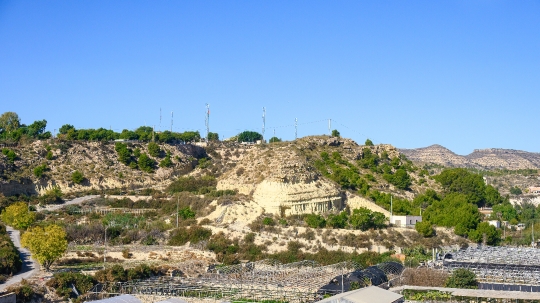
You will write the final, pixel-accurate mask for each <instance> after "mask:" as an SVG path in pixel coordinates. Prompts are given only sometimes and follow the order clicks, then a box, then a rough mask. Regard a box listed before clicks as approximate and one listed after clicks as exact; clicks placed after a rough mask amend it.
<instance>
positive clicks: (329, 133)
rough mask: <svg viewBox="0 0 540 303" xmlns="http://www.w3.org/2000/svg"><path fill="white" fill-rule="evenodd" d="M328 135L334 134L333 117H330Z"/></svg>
mask: <svg viewBox="0 0 540 303" xmlns="http://www.w3.org/2000/svg"><path fill="white" fill-rule="evenodd" d="M328 135H330V136H331V135H332V119H328Z"/></svg>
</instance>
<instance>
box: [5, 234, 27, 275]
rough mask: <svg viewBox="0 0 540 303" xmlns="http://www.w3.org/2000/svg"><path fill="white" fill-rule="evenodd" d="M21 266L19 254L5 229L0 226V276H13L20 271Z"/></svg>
mask: <svg viewBox="0 0 540 303" xmlns="http://www.w3.org/2000/svg"><path fill="white" fill-rule="evenodd" d="M21 266H22V262H21V258H20V257H19V252H18V251H17V248H16V247H15V245H13V242H11V239H10V238H9V236H8V234H7V233H6V227H5V226H4V225H2V224H0V276H1V275H13V274H15V273H17V272H18V271H19V270H20V269H21Z"/></svg>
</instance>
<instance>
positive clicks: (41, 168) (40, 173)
mask: <svg viewBox="0 0 540 303" xmlns="http://www.w3.org/2000/svg"><path fill="white" fill-rule="evenodd" d="M46 170H47V164H45V163H44V164H41V165H38V166H36V167H34V176H36V178H41V176H43V173H44V172H45V171H46Z"/></svg>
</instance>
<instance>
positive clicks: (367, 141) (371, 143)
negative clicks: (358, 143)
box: [365, 139, 373, 146]
mask: <svg viewBox="0 0 540 303" xmlns="http://www.w3.org/2000/svg"><path fill="white" fill-rule="evenodd" d="M365 145H366V146H373V141H371V140H370V139H366V143H365Z"/></svg>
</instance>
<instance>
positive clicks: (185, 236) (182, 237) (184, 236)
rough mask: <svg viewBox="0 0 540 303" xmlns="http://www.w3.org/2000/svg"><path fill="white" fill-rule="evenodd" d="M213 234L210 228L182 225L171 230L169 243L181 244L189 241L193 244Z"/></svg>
mask: <svg viewBox="0 0 540 303" xmlns="http://www.w3.org/2000/svg"><path fill="white" fill-rule="evenodd" d="M211 236H212V231H211V230H210V229H207V228H204V227H201V226H198V225H194V226H191V227H190V228H185V227H180V228H177V229H175V230H173V231H172V232H171V237H170V239H169V245H173V246H180V245H184V244H186V243H187V242H190V243H192V244H195V243H199V242H201V241H204V240H208V239H209V238H210V237H211Z"/></svg>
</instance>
